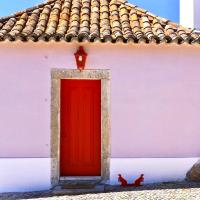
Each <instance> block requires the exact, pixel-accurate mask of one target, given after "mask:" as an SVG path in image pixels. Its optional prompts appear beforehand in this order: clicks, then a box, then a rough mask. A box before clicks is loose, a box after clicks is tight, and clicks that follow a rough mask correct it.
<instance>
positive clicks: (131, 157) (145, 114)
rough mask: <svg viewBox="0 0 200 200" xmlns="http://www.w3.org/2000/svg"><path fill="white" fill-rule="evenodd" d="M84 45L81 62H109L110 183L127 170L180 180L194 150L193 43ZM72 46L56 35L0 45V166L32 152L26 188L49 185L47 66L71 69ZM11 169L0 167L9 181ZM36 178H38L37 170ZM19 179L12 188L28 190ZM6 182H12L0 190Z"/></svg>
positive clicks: (197, 82)
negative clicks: (57, 40)
mask: <svg viewBox="0 0 200 200" xmlns="http://www.w3.org/2000/svg"><path fill="white" fill-rule="evenodd" d="M83 45H84V47H85V49H86V51H87V52H88V55H89V56H88V61H87V68H88V69H111V183H116V180H117V179H116V176H117V173H118V172H121V173H124V174H126V177H127V178H128V179H129V180H130V179H131V177H132V173H133V172H135V173H136V172H137V173H139V172H144V173H145V174H146V176H147V177H146V182H154V181H156V180H157V181H161V180H162V181H164V180H165V181H169V180H175V179H176V180H180V179H181V180H182V179H183V177H184V176H185V173H186V172H187V170H189V168H190V167H191V166H192V165H193V164H194V162H195V161H196V160H198V157H200V145H199V141H200V134H199V130H200V123H199V119H200V103H199V102H200V92H199V91H200V65H199V61H200V53H199V47H197V46H187V45H181V46H178V45H159V46H158V45H150V44H149V45H146V44H139V45H137V44H135V45H123V44H107V45H103V44H91V45H88V44H83ZM77 47H78V44H76V43H73V44H71V43H70V44H68V43H55V42H52V43H51V42H50V43H21V42H16V43H6V42H5V43H1V44H0V60H1V63H0V102H1V103H0V138H1V139H0V166H1V167H3V169H6V168H7V167H6V166H7V165H8V164H7V163H9V165H10V167H9V168H8V169H13V168H12V166H23V165H22V164H23V162H22V163H21V158H23V159H30V158H34V159H33V160H32V161H31V162H34V165H30V169H29V171H27V170H24V175H21V174H20V176H21V177H24V178H27V180H29V184H30V188H32V190H40V189H43V188H48V187H50V186H49V181H50V177H48V174H50V171H49V170H50V166H49V165H50V161H49V160H48V159H47V158H49V157H50V100H51V85H50V83H51V77H50V71H51V68H69V69H70V68H71V69H74V68H75V66H76V65H75V60H74V56H73V53H74V52H75V51H76V49H77ZM3 158H4V159H3ZM138 158H139V159H138ZM155 158H159V159H161V161H162V164H163V166H164V165H165V163H166V166H167V170H163V171H162V170H161V171H159V173H157V171H158V168H159V167H158V162H159V159H155ZM181 158H183V159H181ZM5 159H8V162H5ZM40 159H42V160H40ZM162 159H164V160H165V161H163V160H162ZM116 163H118V164H116ZM127 163H128V164H127ZM127 165H128V166H133V167H134V170H135V171H132V168H131V167H129V169H127ZM33 166H34V168H33ZM41 166H46V168H45V167H41ZM176 166H179V168H178V169H177V167H176ZM181 166H183V168H181ZM24 167H25V169H27V167H26V166H24ZM15 169H16V170H15V171H16V173H17V172H18V171H19V170H21V168H20V167H18V168H17V167H15ZM17 169H18V170H17ZM42 170H43V171H44V174H46V175H45V177H46V178H45V183H44V184H42V186H41V187H40V185H39V184H38V187H35V185H34V183H32V181H31V179H30V177H29V173H30V172H32V171H33V172H34V173H35V174H40V173H41V174H42V173H43V171H42ZM11 171H12V170H11ZM38 171H39V172H38ZM37 172H38V173H37ZM177 172H178V174H177ZM1 173H2V174H1ZM5 173H7V175H5ZM137 173H136V174H137ZM155 173H157V176H158V177H157V179H156V180H155V178H154V179H152V174H155ZM174 174H177V176H174ZM11 175H12V173H10V172H9V171H6V172H5V171H2V172H0V177H1V176H2V177H4V178H5V177H6V179H8V180H10V179H9V177H10V178H12V177H13V176H11ZM17 175H18V173H17ZM49 176H50V175H49ZM22 180H23V179H22ZM35 181H38V182H40V178H39V176H36V179H35ZM26 185H27V182H26V183H24V182H23V183H22V184H21V186H20V187H19V188H18V189H15V191H27V187H26ZM1 188H2V187H1ZM9 188H10V189H9ZM13 188H16V187H15V184H14V183H13V186H12V187H11V186H9V187H7V186H5V187H4V188H3V189H1V191H13ZM1 191H0V192H1Z"/></svg>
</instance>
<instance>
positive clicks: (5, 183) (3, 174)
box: [0, 158, 51, 192]
mask: <svg viewBox="0 0 200 200" xmlns="http://www.w3.org/2000/svg"><path fill="white" fill-rule="evenodd" d="M50 161H51V159H50V158H15V159H11V158H4V159H3V158H0V192H27V191H40V190H48V189H50V187H51V182H50V164H51V162H50Z"/></svg>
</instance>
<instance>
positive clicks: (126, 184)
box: [118, 174, 128, 186]
mask: <svg viewBox="0 0 200 200" xmlns="http://www.w3.org/2000/svg"><path fill="white" fill-rule="evenodd" d="M118 182H120V183H121V186H128V183H127V180H126V179H124V178H123V177H122V175H121V174H118Z"/></svg>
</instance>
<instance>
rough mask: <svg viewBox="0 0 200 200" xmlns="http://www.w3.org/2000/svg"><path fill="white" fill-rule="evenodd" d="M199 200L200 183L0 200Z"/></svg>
mask: <svg viewBox="0 0 200 200" xmlns="http://www.w3.org/2000/svg"><path fill="white" fill-rule="evenodd" d="M19 199H21V200H22V199H32V200H65V199H67V200H86V199H87V200H109V199H111V200H112V199H113V200H129V199H130V200H200V183H198V184H197V183H185V182H184V183H183V182H182V183H163V184H153V185H146V186H142V187H140V188H125V189H124V188H120V187H118V186H116V187H110V186H108V187H106V192H105V193H99V194H83V195H76V196H72V195H71V196H69V195H64V196H54V195H53V194H52V192H51V191H43V192H30V193H4V194H0V200H19Z"/></svg>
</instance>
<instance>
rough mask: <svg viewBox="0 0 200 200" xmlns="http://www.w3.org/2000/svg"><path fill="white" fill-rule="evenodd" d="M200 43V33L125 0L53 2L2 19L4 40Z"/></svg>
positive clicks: (58, 0)
mask: <svg viewBox="0 0 200 200" xmlns="http://www.w3.org/2000/svg"><path fill="white" fill-rule="evenodd" d="M4 40H10V41H16V40H21V41H28V40H32V41H35V42H36V41H39V40H44V41H50V40H55V41H61V40H64V41H67V42H70V41H74V40H77V41H79V42H81V41H89V42H95V41H99V42H108V41H110V42H124V43H129V42H133V43H138V42H141V41H143V42H146V43H152V42H154V43H158V44H159V43H163V42H164V43H173V42H175V43H178V44H182V43H188V44H192V43H200V32H199V31H197V30H195V29H193V30H192V29H188V28H185V27H182V26H181V25H179V24H176V23H173V22H171V21H170V20H167V19H164V18H162V17H159V16H156V15H154V14H152V13H150V12H148V11H147V10H144V9H141V8H139V7H137V6H135V5H132V4H130V3H127V2H126V1H124V0H49V1H47V2H46V3H43V4H40V5H38V6H35V7H32V8H29V9H27V10H25V11H22V12H18V13H15V14H14V15H12V16H8V17H3V18H1V19H0V41H4Z"/></svg>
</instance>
